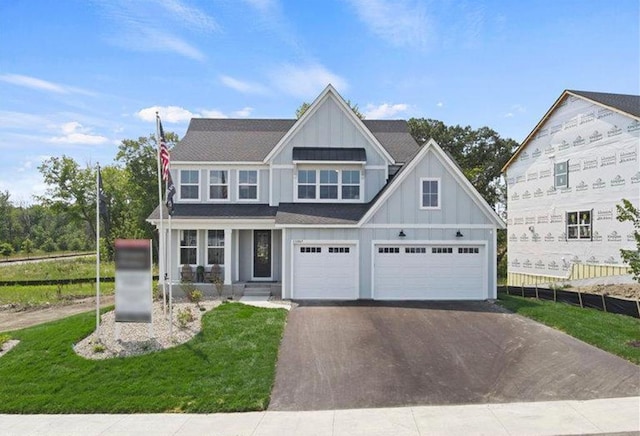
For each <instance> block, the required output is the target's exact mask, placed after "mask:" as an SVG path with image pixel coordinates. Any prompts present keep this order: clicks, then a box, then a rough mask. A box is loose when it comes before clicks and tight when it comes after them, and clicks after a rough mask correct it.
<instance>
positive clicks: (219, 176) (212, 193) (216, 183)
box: [209, 170, 229, 200]
mask: <svg viewBox="0 0 640 436" xmlns="http://www.w3.org/2000/svg"><path fill="white" fill-rule="evenodd" d="M228 198H229V178H228V173H227V171H226V170H212V171H209V199H210V200H226V199H228Z"/></svg>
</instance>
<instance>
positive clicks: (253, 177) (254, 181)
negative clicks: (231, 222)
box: [238, 170, 258, 200]
mask: <svg viewBox="0 0 640 436" xmlns="http://www.w3.org/2000/svg"><path fill="white" fill-rule="evenodd" d="M238 199H239V200H257V199H258V171H257V170H239V171H238Z"/></svg>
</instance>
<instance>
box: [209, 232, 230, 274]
mask: <svg viewBox="0 0 640 436" xmlns="http://www.w3.org/2000/svg"><path fill="white" fill-rule="evenodd" d="M209 232H222V245H209ZM205 238H206V242H207V253H206V257H207V263H206V264H207V265H220V267H223V268H224V266H225V264H226V263H227V256H226V255H225V251H224V248H225V246H224V229H207V231H206V233H205ZM210 248H222V250H223V253H222V257H224V262H225V263H218V264H215V263H209V249H210Z"/></svg>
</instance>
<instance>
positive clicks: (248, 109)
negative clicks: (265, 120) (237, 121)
mask: <svg viewBox="0 0 640 436" xmlns="http://www.w3.org/2000/svg"><path fill="white" fill-rule="evenodd" d="M252 112H253V108H252V107H249V106H247V107H244V108H242V109H240V110H239V111H235V112H234V113H233V116H234V117H238V118H247V117H248V116H249V115H251V113H252Z"/></svg>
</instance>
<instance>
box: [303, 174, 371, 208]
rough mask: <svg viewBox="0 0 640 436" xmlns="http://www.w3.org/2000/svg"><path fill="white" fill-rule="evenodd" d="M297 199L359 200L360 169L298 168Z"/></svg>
mask: <svg viewBox="0 0 640 436" xmlns="http://www.w3.org/2000/svg"><path fill="white" fill-rule="evenodd" d="M297 177H298V180H297V187H296V188H297V194H298V196H297V198H298V200H321V201H327V200H338V201H340V200H346V201H354V200H355V201H357V200H360V198H361V197H360V170H350V169H344V170H343V169H299V170H298V172H297Z"/></svg>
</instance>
